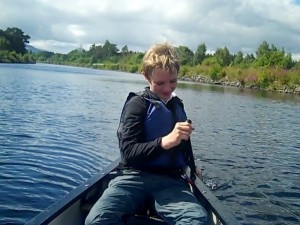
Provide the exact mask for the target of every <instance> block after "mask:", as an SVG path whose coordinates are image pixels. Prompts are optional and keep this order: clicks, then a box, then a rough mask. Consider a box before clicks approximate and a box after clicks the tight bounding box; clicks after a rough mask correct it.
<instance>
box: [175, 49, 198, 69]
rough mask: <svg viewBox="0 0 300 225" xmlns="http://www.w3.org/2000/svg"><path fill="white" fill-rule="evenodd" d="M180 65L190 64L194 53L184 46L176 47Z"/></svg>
mask: <svg viewBox="0 0 300 225" xmlns="http://www.w3.org/2000/svg"><path fill="white" fill-rule="evenodd" d="M177 51H178V54H179V60H180V63H181V65H191V64H192V63H193V58H194V53H193V52H192V51H191V50H190V49H189V48H188V47H186V46H179V47H178V48H177Z"/></svg>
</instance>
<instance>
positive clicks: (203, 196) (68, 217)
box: [26, 159, 238, 225]
mask: <svg viewBox="0 0 300 225" xmlns="http://www.w3.org/2000/svg"><path fill="white" fill-rule="evenodd" d="M119 161H120V159H117V160H116V161H114V162H113V163H111V165H109V166H108V167H107V168H105V169H104V170H102V171H100V172H99V173H98V174H96V175H95V176H93V177H91V178H90V179H89V180H88V181H87V182H85V183H83V184H82V185H80V186H79V187H78V188H76V189H74V190H73V191H71V192H70V193H69V194H67V195H66V196H65V197H64V198H63V199H61V200H59V201H57V202H55V203H54V204H52V205H50V206H49V207H48V208H47V209H45V210H44V211H42V212H41V213H39V214H38V215H37V216H35V217H34V218H33V219H31V220H30V221H29V222H27V223H26V225H46V224H50V225H82V224H84V219H85V217H86V215H87V214H88V212H89V210H90V208H91V207H92V205H93V204H94V203H95V202H96V200H98V198H99V197H100V196H101V194H102V193H103V191H104V190H105V189H106V188H107V185H108V182H109V181H110V180H111V179H113V178H114V177H116V176H117V175H118V171H117V170H116V167H117V166H118V164H119ZM192 189H193V192H194V195H195V196H196V198H197V199H198V201H199V202H200V203H201V204H202V205H203V207H204V208H205V209H206V210H207V212H208V214H209V216H210V218H211V221H212V224H214V225H231V224H232V225H234V224H238V223H237V220H236V219H235V217H234V216H233V215H232V214H231V212H229V211H228V210H227V209H226V208H225V207H224V206H223V205H222V204H221V203H220V201H219V200H218V199H217V198H216V196H214V195H213V193H212V192H211V191H210V189H209V188H208V187H206V186H205V184H204V183H203V182H202V180H201V179H199V178H197V179H196V181H195V184H194V185H193V188H192ZM137 224H143V225H166V224H167V223H165V222H164V221H163V220H162V219H161V218H159V216H158V215H157V214H155V210H153V207H151V206H149V208H147V209H143V210H141V212H139V213H137V215H135V216H131V217H129V218H128V219H127V225H137Z"/></svg>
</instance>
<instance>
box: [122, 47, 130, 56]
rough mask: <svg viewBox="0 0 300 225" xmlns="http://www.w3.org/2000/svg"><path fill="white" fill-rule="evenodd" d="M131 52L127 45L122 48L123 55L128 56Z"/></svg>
mask: <svg viewBox="0 0 300 225" xmlns="http://www.w3.org/2000/svg"><path fill="white" fill-rule="evenodd" d="M128 52H129V51H128V47H127V45H125V46H124V47H123V48H122V50H121V53H122V54H127V53H128Z"/></svg>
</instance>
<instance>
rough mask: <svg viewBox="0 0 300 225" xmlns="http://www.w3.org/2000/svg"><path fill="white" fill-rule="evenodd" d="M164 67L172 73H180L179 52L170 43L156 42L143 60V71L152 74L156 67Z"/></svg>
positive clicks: (148, 74)
mask: <svg viewBox="0 0 300 225" xmlns="http://www.w3.org/2000/svg"><path fill="white" fill-rule="evenodd" d="M156 68H158V69H164V70H167V71H169V72H170V73H176V74H177V73H178V72H179V68H180V64H179V57H178V53H177V51H176V50H175V48H174V47H172V46H171V45H170V44H168V43H159V44H155V45H153V46H152V47H150V49H149V50H148V51H147V52H146V54H145V55H144V58H143V62H142V72H143V73H144V75H145V76H147V77H148V76H150V75H151V74H152V71H153V70H154V69H156Z"/></svg>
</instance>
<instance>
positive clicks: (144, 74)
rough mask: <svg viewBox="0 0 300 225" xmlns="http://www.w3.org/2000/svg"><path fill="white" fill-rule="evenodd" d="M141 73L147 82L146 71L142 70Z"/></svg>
mask: <svg viewBox="0 0 300 225" xmlns="http://www.w3.org/2000/svg"><path fill="white" fill-rule="evenodd" d="M142 75H143V76H144V78H145V79H146V80H147V81H148V82H149V77H148V76H147V75H146V72H145V71H144V70H142Z"/></svg>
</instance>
